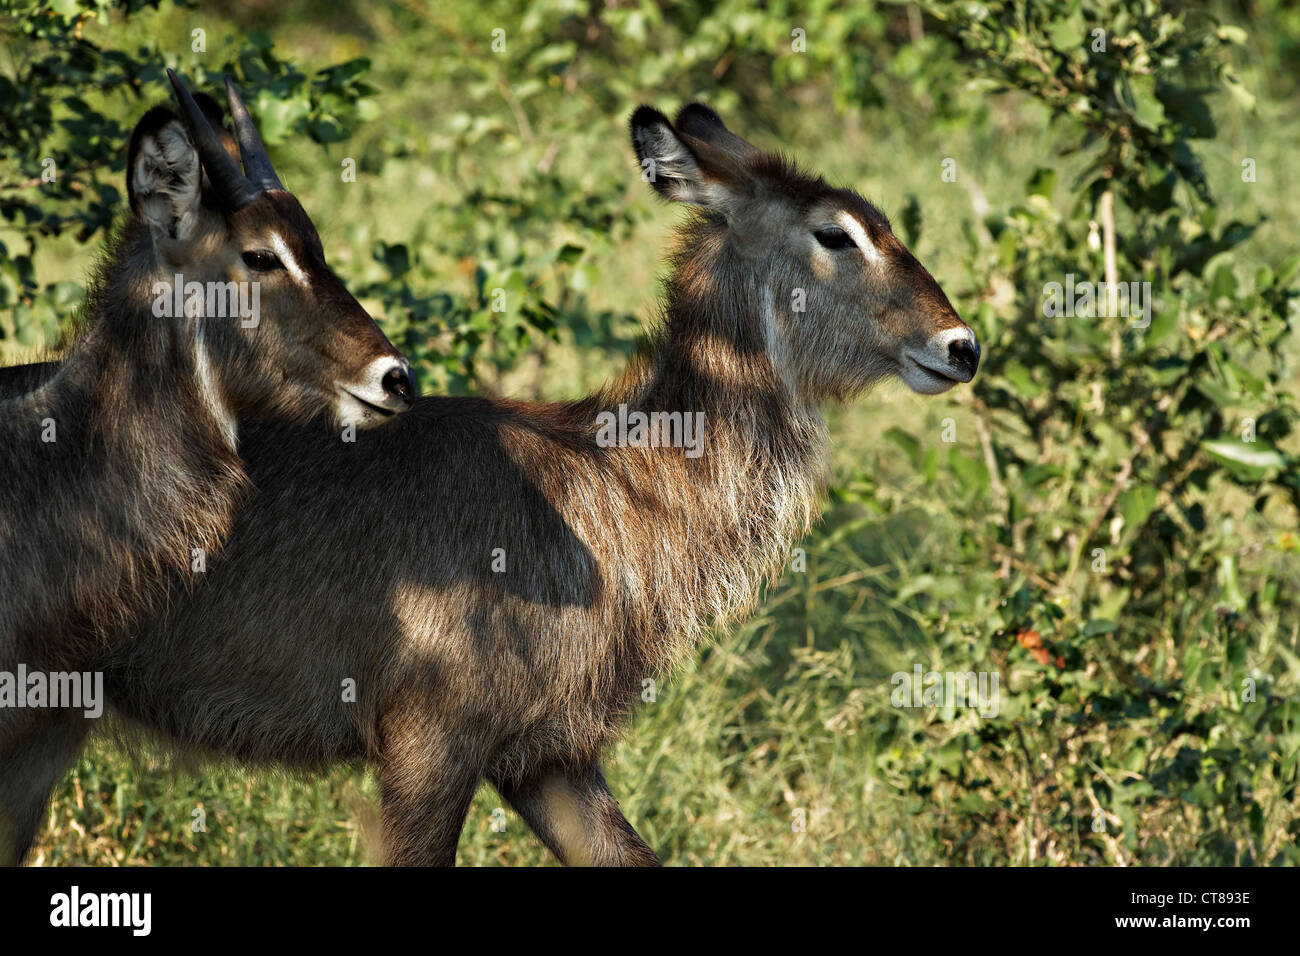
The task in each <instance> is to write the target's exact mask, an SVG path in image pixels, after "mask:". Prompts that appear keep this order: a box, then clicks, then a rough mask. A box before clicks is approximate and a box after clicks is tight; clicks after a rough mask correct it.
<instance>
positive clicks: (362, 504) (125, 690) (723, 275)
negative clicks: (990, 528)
mask: <svg viewBox="0 0 1300 956" xmlns="http://www.w3.org/2000/svg"><path fill="white" fill-rule="evenodd" d="M632 139H633V143H634V145H635V148H636V152H637V155H638V157H639V158H640V159H641V160H642V168H643V169H644V170H645V171H646V174H647V177H648V178H650V180H651V181H652V183H653V185H654V188H655V189H656V190H657V191H658V192H659V193H660V194H661V195H662V196H664V197H666V198H668V199H670V200H675V201H679V202H685V203H690V204H693V205H695V206H697V207H699V210H700V212H699V214H698V215H697V217H695V218H693V219H692V220H691V221H690V222H689V223H688V224H686V225H685V226H684V227H683V228H682V229H681V231H680V235H679V237H678V238H679V249H678V251H677V254H676V256H675V258H674V260H673V265H672V270H671V273H670V275H669V277H668V280H667V287H666V297H665V303H664V319H663V322H662V327H661V328H660V329H659V331H658V333H657V335H656V337H655V338H654V340H653V343H652V345H651V346H650V347H648V349H647V350H646V351H645V352H644V354H642V355H641V356H640V357H639V358H638V359H636V360H635V361H634V362H633V363H632V364H631V366H630V367H629V369H628V371H627V373H626V374H625V376H624V377H623V379H622V380H621V382H620V383H619V384H617V385H616V386H614V387H612V388H609V389H608V390H606V391H604V392H602V393H600V394H597V395H594V396H592V397H589V398H587V399H584V400H582V401H578V402H573V403H563V404H529V403H524V402H516V401H506V400H494V399H468V398H425V399H421V400H420V401H418V402H417V403H416V405H415V408H414V409H413V410H412V411H411V412H410V413H409V414H407V415H405V416H403V418H401V419H400V420H399V421H397V422H395V423H394V424H393V425H392V426H391V427H389V428H387V429H384V430H382V431H379V432H373V433H367V435H366V437H365V447H364V453H363V454H361V455H348V454H344V453H340V450H339V449H338V448H336V447H334V445H333V444H332V443H331V442H329V441H327V440H324V439H322V438H320V437H319V436H316V435H313V434H311V433H309V432H306V431H302V430H295V429H292V428H285V427H277V426H272V425H267V426H261V427H256V428H249V429H248V433H247V434H248V441H247V444H246V445H245V446H244V448H243V451H244V453H245V455H246V456H247V459H248V461H249V466H250V471H251V474H252V476H253V480H254V481H255V483H256V485H257V488H258V494H257V495H256V497H255V499H254V500H253V501H252V502H250V505H249V507H248V509H247V510H246V511H245V512H243V513H242V514H241V515H240V518H239V520H238V521H237V527H236V531H235V532H234V534H233V535H232V538H231V542H230V545H229V548H228V551H227V553H226V555H225V556H224V557H223V559H222V560H221V562H220V563H219V565H218V566H217V567H215V568H213V569H211V570H210V572H209V574H208V575H207V576H206V578H205V580H204V581H202V582H201V584H200V586H199V587H198V589H197V593H196V594H195V595H194V598H193V600H191V601H189V602H187V603H186V604H185V605H184V606H180V607H177V608H175V609H174V610H173V611H172V612H171V613H168V614H166V615H164V616H163V617H162V618H161V619H158V620H155V621H152V622H150V623H149V624H148V625H146V626H145V627H144V628H143V630H142V631H141V632H140V633H139V634H138V635H137V636H136V638H135V640H134V641H131V642H129V643H123V644H121V645H119V646H118V647H117V648H116V649H115V650H114V652H113V653H112V654H111V655H110V657H109V658H108V659H107V660H106V661H105V662H104V665H105V667H106V668H107V676H106V679H107V681H108V684H109V691H108V697H109V701H110V706H112V707H114V708H116V709H117V710H118V711H119V712H120V713H121V714H123V715H125V716H126V717H127V718H129V719H131V720H133V721H135V722H138V723H139V724H142V725H144V726H145V727H146V728H149V729H151V730H152V731H155V732H158V733H159V734H160V735H161V736H162V737H163V739H164V740H170V741H171V742H173V743H175V744H177V745H179V746H181V747H186V748H196V749H198V750H199V751H200V752H206V753H208V754H212V755H221V756H229V757H234V758H236V759H239V760H244V761H249V762H252V763H262V762H266V763H272V764H288V765H293V766H298V767H311V766H321V765H324V764H327V763H329V762H331V761H334V760H340V759H363V760H367V761H369V762H371V763H373V765H374V766H375V767H376V768H377V770H378V774H379V778H380V782H381V788H382V799H383V821H384V830H385V841H386V844H387V846H386V851H387V858H388V860H389V861H390V862H392V863H400V864H415V863H437V864H446V863H452V862H453V861H454V859H455V852H456V846H457V839H458V836H459V833H460V831H461V827H462V825H463V822H464V818H465V814H466V812H467V808H468V806H469V803H470V800H471V797H472V795H473V794H474V792H475V790H476V788H477V787H478V785H479V782H480V780H482V779H484V778H486V779H487V780H489V781H490V782H491V783H492V784H493V785H494V786H496V787H497V789H498V790H499V791H500V792H501V793H502V795H503V796H504V797H505V798H506V799H507V800H508V801H509V802H510V803H511V804H512V805H513V806H514V807H515V808H516V809H517V810H518V811H519V813H520V814H521V815H522V816H523V817H524V819H525V820H526V821H527V822H528V824H529V825H530V826H531V827H532V828H533V829H534V830H535V831H536V832H537V834H538V835H539V836H540V837H541V839H542V840H543V841H544V842H545V843H546V845H547V846H549V847H550V848H551V849H552V850H553V851H554V852H555V853H556V854H557V855H558V856H559V857H560V858H561V859H562V860H564V861H566V862H569V863H597V864H653V863H656V862H657V858H656V856H655V854H654V852H653V851H652V850H651V849H650V847H649V846H647V845H646V844H645V842H644V841H643V840H642V839H641V838H640V837H639V836H638V835H637V833H636V831H635V830H634V829H633V828H632V826H631V825H630V824H629V823H628V822H627V820H625V819H624V818H623V816H622V814H621V813H620V812H619V809H618V806H617V804H616V803H615V801H614V798H613V797H612V796H611V795H610V793H609V790H608V789H607V787H606V785H605V782H604V779H603V777H602V774H601V770H600V766H599V757H600V753H601V750H602V748H603V747H604V746H605V745H606V744H607V743H608V742H609V741H610V740H611V739H612V738H613V737H614V735H615V734H616V732H617V729H618V727H619V726H620V723H621V721H622V720H623V718H624V717H626V715H627V714H628V713H629V711H630V710H631V709H632V708H633V706H634V705H635V703H636V702H637V701H638V699H639V696H638V695H639V693H640V690H641V687H642V681H643V680H644V679H645V678H647V677H650V678H653V677H656V676H658V675H661V674H662V673H663V672H664V671H665V669H666V668H668V667H669V666H670V665H671V664H672V663H673V662H674V661H675V660H676V659H678V658H679V657H680V656H681V655H682V654H683V653H685V652H687V651H689V650H690V648H691V647H692V646H693V642H695V641H696V640H697V639H699V638H700V637H702V636H703V635H704V634H705V632H706V630H707V628H708V627H709V626H710V625H711V624H716V623H719V622H725V621H727V620H731V619H734V618H735V617H736V616H737V615H738V614H740V613H741V612H743V611H744V610H745V609H746V608H748V607H749V606H750V605H751V603H752V602H753V600H754V598H755V596H756V593H757V591H758V588H759V587H760V585H761V583H762V581H763V580H764V579H765V577H767V576H769V575H771V574H773V573H774V572H775V571H777V570H778V569H779V568H780V566H781V564H782V562H783V560H784V558H785V556H786V554H787V552H788V549H789V548H790V546H791V545H792V544H793V543H794V542H796V541H797V540H798V539H799V537H800V536H801V535H803V534H804V533H805V531H806V530H807V528H808V527H809V524H810V522H811V521H812V520H813V519H814V517H815V515H816V513H817V510H818V497H819V492H820V490H821V484H822V482H823V474H824V462H823V458H824V450H825V446H826V435H825V428H824V425H823V422H822V418H821V415H820V413H819V411H818V406H819V405H820V404H822V403H823V402H826V401H828V400H832V399H837V398H847V397H849V396H852V395H853V394H854V393H858V392H860V391H862V390H863V389H865V388H867V387H868V386H870V385H871V384H872V383H874V382H876V381H878V380H880V379H883V378H886V377H889V376H900V377H901V378H902V379H903V381H905V382H906V383H907V384H908V385H910V386H911V387H912V388H913V389H915V390H916V391H918V392H923V393H927V394H932V393H937V392H941V391H943V390H945V389H947V388H949V387H951V386H952V385H953V384H955V383H957V382H965V381H969V380H970V379H971V377H972V376H973V375H974V373H975V368H976V365H977V362H978V357H979V352H978V347H977V345H976V342H975V337H974V335H973V334H972V333H971V330H970V329H969V328H968V327H967V326H966V325H965V324H963V323H962V321H961V319H959V318H958V316H957V314H956V313H955V312H954V311H953V308H952V306H951V305H950V304H949V302H948V299H947V298H946V297H945V296H944V294H943V292H942V291H941V290H940V288H939V286H938V285H937V284H936V283H935V281H934V279H933V278H932V277H931V276H930V274H929V273H928V272H927V271H926V270H925V269H924V268H923V267H922V266H921V265H920V263H918V262H917V260H916V259H915V258H914V257H913V256H912V255H911V254H910V253H909V252H908V251H907V249H905V248H904V247H903V245H902V244H901V243H900V242H899V241H898V240H897V239H896V238H895V237H894V235H893V233H892V232H891V231H890V229H889V225H888V223H887V222H886V220H885V218H884V217H883V216H882V215H881V213H880V212H879V211H878V210H877V209H876V208H875V207H874V206H872V205H870V204H869V203H867V202H866V201H865V200H863V199H862V198H861V197H860V196H858V195H857V194H855V193H853V192H851V191H848V190H843V189H835V188H832V187H830V186H828V185H827V184H826V183H825V182H823V181H822V180H820V179H817V178H813V177H810V176H806V175H803V174H801V173H799V172H798V171H796V170H795V169H794V168H793V167H792V166H790V165H789V164H787V163H786V162H784V161H782V160H780V159H778V158H776V157H773V156H771V155H767V154H765V153H763V152H760V151H759V150H758V149H757V148H755V147H754V146H751V145H750V144H749V143H747V142H745V141H744V140H742V139H740V138H739V137H737V136H735V135H734V134H732V133H731V132H729V131H728V130H727V129H726V128H725V127H724V126H723V124H722V122H721V120H719V119H718V117H717V116H716V115H715V114H714V113H713V112H712V111H710V110H708V109H707V108H705V107H702V106H699V105H695V106H690V107H687V108H686V109H685V110H683V111H682V113H681V114H680V115H679V116H678V118H677V120H676V124H675V125H674V124H672V123H670V122H669V121H668V119H667V118H665V117H664V116H663V115H662V114H660V113H658V112H656V111H654V110H652V109H649V108H645V107H643V108H641V109H639V110H638V111H637V112H636V113H635V114H634V116H633V117H632ZM643 413H644V414H647V415H649V416H651V419H650V420H651V422H652V423H653V424H654V426H655V428H656V429H657V431H658V436H657V440H651V438H650V437H649V436H648V435H647V434H645V431H644V429H643V428H641V427H640V425H639V424H638V421H639V420H638V416H639V415H640V414H643ZM674 416H675V417H674ZM612 420H620V421H623V422H625V423H626V424H627V425H628V426H629V429H628V430H627V432H626V433H625V434H624V435H623V436H622V437H623V438H624V439H625V440H624V441H622V442H617V441H611V439H612V438H615V437H617V436H616V435H615V430H614V429H613V428H612V427H611V425H610V422H611V421H612ZM688 426H691V428H688ZM669 439H676V443H677V444H678V445H682V444H685V445H687V446H688V447H671V445H672V444H673V442H672V441H670V440H669ZM666 445H667V446H666ZM380 484H382V485H383V486H384V487H385V489H386V491H385V494H384V495H382V496H379V497H374V498H371V497H368V496H365V495H361V494H358V493H357V491H358V489H364V488H371V487H374V486H375V485H380ZM353 687H355V695H353V694H352V693H351V691H352V688H353ZM72 729H73V731H74V732H75V731H76V730H77V728H72ZM66 749H70V748H66ZM62 769H63V765H62V764H60V765H59V766H57V767H52V768H51V770H50V773H49V775H48V776H49V777H51V778H52V777H53V776H55V775H57V774H58V773H60V772H61V771H62ZM4 772H5V769H4V768H3V767H2V766H0V773H4ZM38 785H39V786H44V785H45V782H44V781H39V782H38Z"/></svg>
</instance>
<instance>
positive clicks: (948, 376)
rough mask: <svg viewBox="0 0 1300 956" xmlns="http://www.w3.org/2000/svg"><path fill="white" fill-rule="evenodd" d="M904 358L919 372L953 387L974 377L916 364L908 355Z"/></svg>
mask: <svg viewBox="0 0 1300 956" xmlns="http://www.w3.org/2000/svg"><path fill="white" fill-rule="evenodd" d="M904 358H906V359H907V360H908V361H909V362H911V363H912V364H913V365H915V366H916V367H917V368H919V369H921V371H923V372H925V373H926V374H927V375H933V376H934V377H935V378H940V379H943V380H945V381H947V382H951V383H952V384H953V385H961V384H963V383H965V382H969V381H970V380H971V379H973V378H974V377H975V375H974V373H972V372H965V371H962V372H958V373H956V374H954V373H953V372H951V371H949V370H947V369H942V370H941V369H937V368H935V367H934V366H932V365H926V364H925V363H923V362H918V361H917V360H916V359H914V358H912V357H911V356H910V355H907V356H904Z"/></svg>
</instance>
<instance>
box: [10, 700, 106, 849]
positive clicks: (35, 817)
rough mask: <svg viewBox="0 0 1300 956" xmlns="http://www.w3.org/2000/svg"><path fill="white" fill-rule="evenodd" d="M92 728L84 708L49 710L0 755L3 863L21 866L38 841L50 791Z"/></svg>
mask: <svg viewBox="0 0 1300 956" xmlns="http://www.w3.org/2000/svg"><path fill="white" fill-rule="evenodd" d="M90 726H91V725H90V721H88V720H87V719H86V718H85V717H84V716H83V715H82V713H81V711H79V710H74V711H69V710H58V711H48V712H45V713H42V714H40V715H39V717H38V719H37V720H36V721H34V722H33V723H31V724H30V725H29V726H27V727H26V728H25V730H26V732H25V733H24V734H23V735H22V737H20V738H18V739H15V740H14V741H13V743H12V744H11V745H10V746H8V747H7V748H6V749H5V751H4V753H3V754H0V864H2V865H4V866H17V865H18V864H20V863H21V862H22V861H23V857H25V856H26V855H27V851H28V850H30V849H31V846H32V844H33V843H34V842H36V836H37V834H38V833H39V832H40V828H41V820H42V819H43V818H44V816H45V808H46V806H47V805H48V804H49V802H50V793H51V791H53V789H54V786H55V784H57V783H58V782H59V780H60V778H62V776H63V774H64V773H65V772H66V771H67V769H68V766H69V764H71V763H72V761H73V760H75V759H76V758H77V755H78V754H79V753H81V747H82V744H83V743H84V742H85V739H86V734H87V732H89V730H90Z"/></svg>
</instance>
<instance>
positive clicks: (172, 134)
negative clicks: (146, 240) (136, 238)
mask: <svg viewBox="0 0 1300 956" xmlns="http://www.w3.org/2000/svg"><path fill="white" fill-rule="evenodd" d="M202 185H203V170H202V168H201V166H200V165H199V154H198V153H197V152H196V151H195V149H194V146H193V144H192V143H191V142H190V138H189V134H187V133H186V131H185V125H184V124H183V123H182V122H181V121H180V120H179V119H177V118H176V115H175V114H174V113H172V111H171V110H169V109H167V108H166V107H165V106H155V107H154V108H153V109H151V110H149V112H147V113H145V114H144V117H143V118H142V119H141V120H140V122H139V123H137V124H136V127H135V132H133V133H132V134H131V147H130V150H129V151H128V153H127V166H126V193H127V197H128V199H129V200H130V204H131V212H132V213H133V214H134V215H135V217H136V218H137V219H139V220H140V221H141V222H143V223H146V224H147V225H148V226H149V228H150V230H152V232H153V234H154V238H155V239H186V238H188V237H189V236H190V234H191V233H192V232H193V231H194V227H195V226H196V225H197V224H198V221H199V202H200V199H201V196H202Z"/></svg>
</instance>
